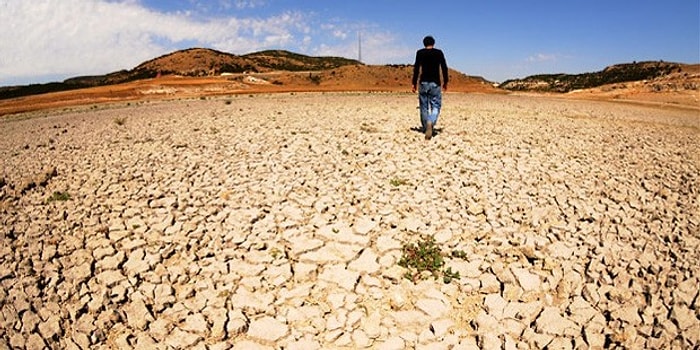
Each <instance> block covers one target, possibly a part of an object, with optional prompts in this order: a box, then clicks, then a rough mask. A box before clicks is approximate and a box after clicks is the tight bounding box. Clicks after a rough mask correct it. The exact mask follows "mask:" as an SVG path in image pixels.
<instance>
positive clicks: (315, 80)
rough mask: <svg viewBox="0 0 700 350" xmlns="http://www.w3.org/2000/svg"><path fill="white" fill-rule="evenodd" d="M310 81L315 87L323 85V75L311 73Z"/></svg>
mask: <svg viewBox="0 0 700 350" xmlns="http://www.w3.org/2000/svg"><path fill="white" fill-rule="evenodd" d="M309 80H310V81H311V83H313V84H315V85H320V84H321V75H320V74H313V73H309Z"/></svg>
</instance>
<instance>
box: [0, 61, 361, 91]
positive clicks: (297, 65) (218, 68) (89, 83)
mask: <svg viewBox="0 0 700 350" xmlns="http://www.w3.org/2000/svg"><path fill="white" fill-rule="evenodd" d="M356 64H360V62H358V61H356V60H350V59H346V58H340V57H311V56H305V55H301V54H296V53H292V52H288V51H283V50H270V51H262V52H257V53H252V54H248V55H243V56H237V55H234V54H230V53H226V52H221V51H217V50H212V49H205V48H192V49H186V50H179V51H175V52H172V53H169V54H166V55H163V56H160V57H157V58H154V59H152V60H149V61H146V62H144V63H141V64H139V65H138V66H136V67H135V68H133V69H131V70H121V71H118V72H113V73H109V74H106V75H96V76H80V77H74V78H69V79H66V80H64V81H63V82H60V83H59V82H55V83H48V84H32V85H27V86H11V87H0V99H7V98H14V97H21V96H29V95H36V94H43V93H49V92H58V91H67V90H75V89H82V88H89V87H96V86H105V85H114V84H121V83H126V82H131V81H136V80H141V79H149V78H155V77H158V76H162V75H175V76H184V77H208V76H218V75H221V74H224V73H229V74H235V73H244V72H256V73H257V72H269V71H273V70H287V71H309V70H321V69H332V68H337V67H341V66H344V65H356Z"/></svg>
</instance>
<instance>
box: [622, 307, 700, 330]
mask: <svg viewBox="0 0 700 350" xmlns="http://www.w3.org/2000/svg"><path fill="white" fill-rule="evenodd" d="M635 310H636V308H635ZM637 317H639V316H637ZM671 320H672V321H673V322H675V323H676V324H677V325H678V329H680V330H681V331H685V330H688V329H690V328H691V327H694V326H695V328H696V329H697V326H698V325H700V321H699V320H698V318H697V316H696V314H695V313H694V312H693V311H692V310H690V309H689V308H688V307H687V306H686V305H685V304H675V305H673V308H672V309H671Z"/></svg>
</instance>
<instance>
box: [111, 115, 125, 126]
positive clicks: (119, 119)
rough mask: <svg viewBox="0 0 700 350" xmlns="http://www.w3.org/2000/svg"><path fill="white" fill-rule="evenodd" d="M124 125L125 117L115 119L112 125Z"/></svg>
mask: <svg viewBox="0 0 700 350" xmlns="http://www.w3.org/2000/svg"><path fill="white" fill-rule="evenodd" d="M124 123H126V118H125V117H116V118H114V124H117V125H119V126H122V125H124Z"/></svg>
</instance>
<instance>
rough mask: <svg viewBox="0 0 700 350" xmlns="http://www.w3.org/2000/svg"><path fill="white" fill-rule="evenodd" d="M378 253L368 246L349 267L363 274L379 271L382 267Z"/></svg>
mask: <svg viewBox="0 0 700 350" xmlns="http://www.w3.org/2000/svg"><path fill="white" fill-rule="evenodd" d="M377 259H378V257H377V254H375V253H374V251H372V249H370V248H366V249H365V250H364V251H363V252H362V254H360V256H359V257H358V258H357V259H356V260H353V261H352V262H350V264H348V269H350V270H354V271H357V272H359V273H363V274H372V273H375V272H377V271H379V268H380V267H381V266H380V265H379V263H377Z"/></svg>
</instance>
